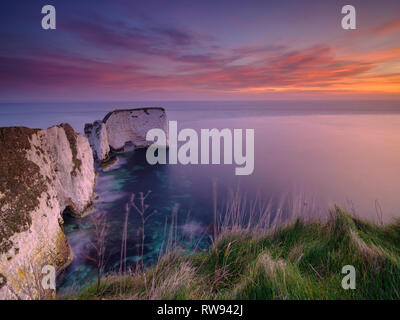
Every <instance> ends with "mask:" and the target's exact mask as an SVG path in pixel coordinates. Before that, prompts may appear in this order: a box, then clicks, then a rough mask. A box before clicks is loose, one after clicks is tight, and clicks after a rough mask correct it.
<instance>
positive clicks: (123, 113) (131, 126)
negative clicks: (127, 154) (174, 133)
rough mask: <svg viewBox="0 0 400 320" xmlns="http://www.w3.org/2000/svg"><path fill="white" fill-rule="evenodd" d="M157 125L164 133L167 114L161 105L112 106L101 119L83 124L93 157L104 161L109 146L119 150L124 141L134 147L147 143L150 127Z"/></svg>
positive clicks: (143, 145) (140, 146)
mask: <svg viewBox="0 0 400 320" xmlns="http://www.w3.org/2000/svg"><path fill="white" fill-rule="evenodd" d="M153 128H160V129H163V130H164V131H165V132H166V134H168V123H167V115H166V113H165V110H164V109H163V108H139V109H127V110H115V111H112V112H110V113H109V114H107V115H106V117H105V118H104V119H103V121H102V122H101V121H95V122H94V123H93V124H86V125H85V134H86V136H87V137H88V139H89V141H90V144H91V146H92V149H93V154H94V155H95V157H96V158H97V159H98V160H100V161H104V160H106V159H107V157H108V152H109V150H110V149H109V148H110V147H111V148H112V149H114V150H123V148H124V146H125V144H126V143H132V144H133V146H134V147H135V148H144V147H148V146H149V145H150V144H151V143H152V142H151V141H146V134H147V132H148V131H149V130H150V129H153Z"/></svg>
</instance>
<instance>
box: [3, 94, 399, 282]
mask: <svg viewBox="0 0 400 320" xmlns="http://www.w3.org/2000/svg"><path fill="white" fill-rule="evenodd" d="M142 106H163V107H165V108H166V109H167V115H168V118H169V120H177V121H178V126H179V128H180V129H182V128H193V129H196V130H199V129H200V128H220V129H222V128H230V129H234V128H243V129H245V128H252V129H255V170H254V173H253V174H252V175H251V176H241V177H237V176H235V175H234V166H221V165H198V166H195V165H189V166H182V165H163V166H160V165H159V166H150V165H148V164H147V162H146V159H145V151H143V150H138V151H133V152H128V153H125V154H122V155H120V156H119V157H120V162H119V165H118V166H117V167H116V168H115V169H114V170H112V171H109V172H107V173H100V174H99V177H98V184H97V186H96V190H95V191H96V193H97V194H98V195H99V197H98V199H97V200H96V202H95V211H105V212H107V220H108V223H109V225H110V227H109V235H108V238H107V257H108V260H107V261H108V263H107V269H108V270H115V269H118V268H119V260H120V247H121V235H122V225H123V220H124V215H125V210H124V207H125V203H126V202H127V201H128V199H129V197H130V195H131V194H132V193H135V194H136V195H138V193H139V192H147V191H148V190H151V191H152V193H151V195H150V196H149V198H148V204H149V205H150V206H151V209H152V210H157V212H156V213H155V214H154V215H153V216H152V217H151V218H150V220H149V221H148V223H147V225H146V245H145V261H146V262H147V263H151V262H152V261H154V260H155V259H156V257H157V253H158V251H159V250H160V248H161V246H162V244H163V240H164V239H165V225H166V221H167V223H168V221H169V220H168V219H169V218H170V217H171V212H172V211H173V208H174V206H177V205H178V206H179V210H178V227H177V232H178V233H179V235H180V236H181V238H183V240H182V243H181V244H182V246H184V247H185V246H186V247H190V246H192V245H193V243H198V241H199V239H200V240H201V239H203V238H202V237H203V236H204V234H205V233H207V231H208V230H209V227H210V223H211V220H212V199H213V193H212V181H216V183H217V189H218V198H219V201H220V202H222V201H223V200H224V199H226V197H227V194H228V192H229V190H230V189H235V188H240V190H241V194H246V195H247V197H248V198H249V199H250V200H251V198H254V197H255V195H256V194H257V195H259V196H260V197H262V198H263V199H265V200H266V201H267V200H269V199H273V201H275V202H276V203H278V202H279V201H281V200H279V199H282V198H285V199H291V198H299V197H301V199H302V200H301V203H302V204H304V207H303V209H302V210H301V211H302V212H301V214H303V215H304V216H307V215H310V214H311V211H313V212H312V214H317V215H318V214H320V215H323V214H325V213H326V212H327V211H328V209H329V208H331V207H332V206H333V205H334V204H339V205H341V206H343V207H345V208H347V209H349V210H352V211H354V212H355V213H356V214H357V215H359V216H361V217H364V218H366V219H370V220H375V221H376V220H377V213H376V212H377V207H379V208H380V209H379V211H380V210H381V211H382V215H383V219H384V221H385V222H390V221H391V220H392V219H394V218H396V217H400V196H399V192H400V104H399V103H398V102H391V101H383V102H382V101H381V102H377V101H364V102H355V101H352V102H334V101H329V102H321V101H313V102H282V101H279V102H265V101H256V102H166V103H160V102H145V103H141V102H129V103H128V102H126V103H125V102H124V103H121V102H118V103H68V104H57V103H55V104H0V126H13V125H24V126H29V127H40V128H47V127H49V126H51V125H54V124H58V123H62V122H69V123H70V124H71V125H72V126H73V127H74V128H75V130H77V131H79V132H83V127H84V124H85V123H86V122H93V121H94V120H97V119H102V118H103V117H104V116H105V114H106V113H107V112H108V111H111V110H113V109H116V108H128V107H142ZM311 202H312V204H313V209H312V210H311V209H310V206H309V204H310V203H311ZM166 219H167V220H166ZM65 220H66V221H65V232H66V234H67V237H68V240H69V242H70V244H71V246H72V250H73V252H74V260H73V263H72V264H71V265H70V266H69V267H68V269H67V270H66V271H65V274H64V277H63V278H62V279H61V280H60V281H59V287H60V288H68V287H71V286H72V285H82V284H84V283H86V282H87V281H91V280H92V279H93V278H94V277H95V270H94V268H93V266H92V265H91V264H90V263H89V262H88V259H87V258H86V255H87V254H88V252H90V250H89V245H88V240H89V238H90V234H91V229H92V224H91V223H90V217H85V218H83V219H73V218H69V217H66V218H65ZM139 225H140V223H139V216H138V214H137V213H135V212H134V211H132V212H131V214H130V216H129V225H128V246H127V247H128V248H127V249H128V250H127V251H128V252H127V255H128V261H129V263H130V264H131V265H134V264H135V262H136V260H137V253H138V248H139V247H140V242H139V241H138V235H137V230H138V227H139ZM206 244H207V241H206V240H205V238H204V241H200V249H201V246H206Z"/></svg>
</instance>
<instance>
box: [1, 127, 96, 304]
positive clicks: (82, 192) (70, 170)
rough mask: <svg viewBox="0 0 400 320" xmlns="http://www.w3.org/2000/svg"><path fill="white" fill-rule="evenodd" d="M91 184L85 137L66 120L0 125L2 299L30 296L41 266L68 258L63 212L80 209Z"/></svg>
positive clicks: (90, 160)
mask: <svg viewBox="0 0 400 320" xmlns="http://www.w3.org/2000/svg"><path fill="white" fill-rule="evenodd" d="M94 184H95V171H94V167H93V155H92V151H91V149H90V145H89V143H88V140H87V138H85V137H84V136H82V135H79V134H77V133H76V132H75V131H74V130H73V129H72V127H71V126H70V125H69V124H62V125H60V126H54V127H51V128H49V129H47V130H39V129H29V128H22V127H12V128H0V299H15V298H18V297H19V298H23V299H24V298H25V299H26V298H34V295H35V294H36V290H35V287H34V283H35V281H36V279H34V278H35V276H36V275H37V274H39V273H40V270H41V268H42V266H43V265H46V264H52V265H54V266H55V267H56V268H58V269H60V268H62V266H63V265H65V264H66V263H68V261H69V260H70V258H71V252H70V249H69V246H68V243H67V241H66V238H65V236H64V234H63V231H62V228H61V226H60V225H61V224H62V223H63V219H62V212H63V211H64V209H65V208H67V207H68V208H69V209H70V210H71V211H72V212H73V213H74V214H76V215H81V214H83V213H84V212H85V211H86V210H87V208H88V207H89V206H90V205H91V203H92V199H93V192H94ZM38 271H39V272H38ZM29 287H31V289H32V291H31V292H29V290H28V288H29Z"/></svg>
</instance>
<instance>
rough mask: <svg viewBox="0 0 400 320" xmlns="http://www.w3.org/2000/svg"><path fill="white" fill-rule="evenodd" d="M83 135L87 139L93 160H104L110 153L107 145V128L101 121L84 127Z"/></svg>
mask: <svg viewBox="0 0 400 320" xmlns="http://www.w3.org/2000/svg"><path fill="white" fill-rule="evenodd" d="M85 135H86V137H87V138H88V139H89V143H90V146H91V147H92V149H93V156H94V158H95V159H99V160H106V159H107V158H108V154H109V152H110V146H109V145H108V138H107V128H106V125H105V124H104V123H103V122H102V121H95V122H94V123H93V124H91V123H90V124H86V125H85Z"/></svg>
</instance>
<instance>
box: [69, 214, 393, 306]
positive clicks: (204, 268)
mask: <svg viewBox="0 0 400 320" xmlns="http://www.w3.org/2000/svg"><path fill="white" fill-rule="evenodd" d="M258 225H259V224H258ZM219 234H220V235H219V236H218V238H217V239H216V240H215V241H214V244H213V246H212V247H211V248H210V249H209V250H208V251H207V252H200V253H191V254H189V255H188V254H185V253H183V252H179V250H174V251H173V252H168V253H166V254H165V255H164V256H163V257H162V258H161V259H160V260H159V262H158V263H157V264H156V265H155V266H153V267H150V268H147V269H144V270H141V271H136V272H130V273H126V274H124V275H115V274H114V275H112V274H110V275H107V276H106V277H104V278H103V279H102V282H101V286H100V289H99V290H97V288H96V285H95V284H91V285H88V286H87V287H85V288H83V289H82V290H80V291H79V292H77V293H74V294H72V295H70V296H67V297H64V298H68V299H178V300H180V299H399V298H400V221H398V222H395V223H393V224H390V225H386V226H384V225H377V224H374V223H370V222H366V221H364V220H362V219H359V218H356V217H354V216H352V215H350V214H349V213H347V212H345V211H343V210H342V209H341V208H339V207H335V208H334V209H333V210H332V212H331V214H330V217H329V218H328V219H327V220H326V221H324V222H322V221H319V222H315V221H314V222H304V221H302V220H301V219H297V220H295V221H293V222H292V223H290V224H287V225H286V226H281V227H279V228H272V229H271V228H268V229H257V230H256V229H255V228H249V227H248V226H246V227H243V228H239V227H238V226H236V227H235V228H233V227H232V226H231V228H225V229H224V230H222V229H221V228H220V230H219ZM345 265H353V266H354V267H355V270H356V289H355V290H352V289H349V290H344V289H343V288H342V285H341V282H342V279H343V277H344V276H345V274H342V273H341V271H342V268H343V266H345Z"/></svg>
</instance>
